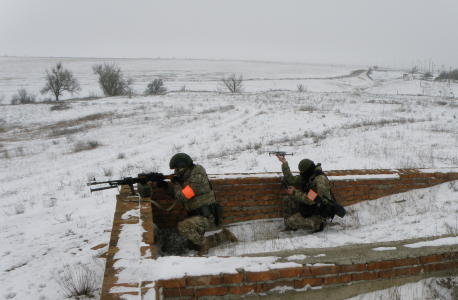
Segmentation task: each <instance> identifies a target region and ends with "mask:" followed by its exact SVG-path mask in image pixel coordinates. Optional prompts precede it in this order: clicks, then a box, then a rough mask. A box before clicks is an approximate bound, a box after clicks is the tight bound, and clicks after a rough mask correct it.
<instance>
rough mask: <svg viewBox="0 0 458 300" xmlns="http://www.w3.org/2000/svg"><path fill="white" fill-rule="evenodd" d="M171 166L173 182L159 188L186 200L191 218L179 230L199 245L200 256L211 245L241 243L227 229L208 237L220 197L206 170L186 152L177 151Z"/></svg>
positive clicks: (180, 223)
mask: <svg viewBox="0 0 458 300" xmlns="http://www.w3.org/2000/svg"><path fill="white" fill-rule="evenodd" d="M170 169H173V170H174V173H175V176H174V177H173V185H171V184H168V183H167V182H166V181H163V182H160V183H158V187H162V188H164V190H165V191H166V192H167V194H169V195H170V196H171V197H173V198H175V199H176V200H178V202H180V203H182V204H183V206H184V208H185V209H186V211H187V212H188V217H187V218H186V219H185V220H184V221H181V222H179V223H178V224H177V230H178V233H179V234H180V235H181V236H182V237H184V238H186V239H188V240H190V241H191V242H192V243H194V244H195V245H198V246H199V254H198V255H199V256H202V255H205V254H208V250H209V249H210V248H211V247H214V246H217V245H219V244H221V243H223V242H226V241H229V242H237V238H236V237H235V236H234V235H233V234H232V233H231V232H230V231H229V230H228V229H226V228H223V230H222V231H221V232H219V233H217V234H213V235H211V236H208V237H205V236H204V234H205V231H206V230H207V229H208V228H210V225H212V224H211V223H215V221H217V220H216V218H218V216H217V212H216V206H215V204H216V197H215V193H214V191H213V188H212V186H211V183H210V181H209V179H208V176H207V173H206V171H205V169H204V168H203V167H202V166H201V165H197V164H194V163H193V161H192V159H191V157H190V156H189V155H187V154H185V153H177V154H175V155H174V156H173V157H172V159H171V160H170Z"/></svg>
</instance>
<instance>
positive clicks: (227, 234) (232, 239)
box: [221, 227, 239, 243]
mask: <svg viewBox="0 0 458 300" xmlns="http://www.w3.org/2000/svg"><path fill="white" fill-rule="evenodd" d="M221 232H222V233H223V236H224V240H225V241H226V242H231V243H237V242H238V241H239V240H238V239H237V238H236V237H235V235H234V234H233V233H232V232H231V231H230V230H229V229H226V228H225V227H224V228H223V230H222V231H221Z"/></svg>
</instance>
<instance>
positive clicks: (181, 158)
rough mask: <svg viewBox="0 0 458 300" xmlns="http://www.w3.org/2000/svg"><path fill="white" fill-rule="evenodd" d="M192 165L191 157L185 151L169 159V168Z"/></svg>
mask: <svg viewBox="0 0 458 300" xmlns="http://www.w3.org/2000/svg"><path fill="white" fill-rule="evenodd" d="M188 165H192V158H191V157H190V156H189V155H187V154H186V153H177V154H175V155H174V156H172V158H171V159H170V163H169V166H170V169H174V168H183V167H186V166H188Z"/></svg>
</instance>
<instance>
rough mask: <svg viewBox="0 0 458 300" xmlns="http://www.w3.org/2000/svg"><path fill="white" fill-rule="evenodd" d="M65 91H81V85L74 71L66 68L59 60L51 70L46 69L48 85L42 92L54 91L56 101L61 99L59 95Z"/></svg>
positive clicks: (71, 92) (72, 92)
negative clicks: (74, 75)
mask: <svg viewBox="0 0 458 300" xmlns="http://www.w3.org/2000/svg"><path fill="white" fill-rule="evenodd" d="M65 91H66V92H69V93H70V94H72V95H73V94H74V93H78V92H79V91H81V87H80V84H79V82H78V80H77V79H76V78H75V77H73V73H72V72H70V71H69V70H67V69H64V67H62V63H61V62H58V63H57V64H56V66H55V67H53V68H52V69H51V72H49V71H48V70H46V85H45V86H44V87H43V88H42V89H41V94H42V95H44V94H46V93H48V92H52V93H53V94H54V97H56V101H59V97H60V96H61V95H62V93H63V92H65Z"/></svg>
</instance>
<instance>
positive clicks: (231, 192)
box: [216, 191, 242, 196]
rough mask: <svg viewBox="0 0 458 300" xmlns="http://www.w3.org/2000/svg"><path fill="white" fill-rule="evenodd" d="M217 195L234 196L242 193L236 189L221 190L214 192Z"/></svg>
mask: <svg viewBox="0 0 458 300" xmlns="http://www.w3.org/2000/svg"><path fill="white" fill-rule="evenodd" d="M216 194H218V196H236V195H239V194H240V195H242V192H238V191H223V192H218V193H216Z"/></svg>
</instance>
